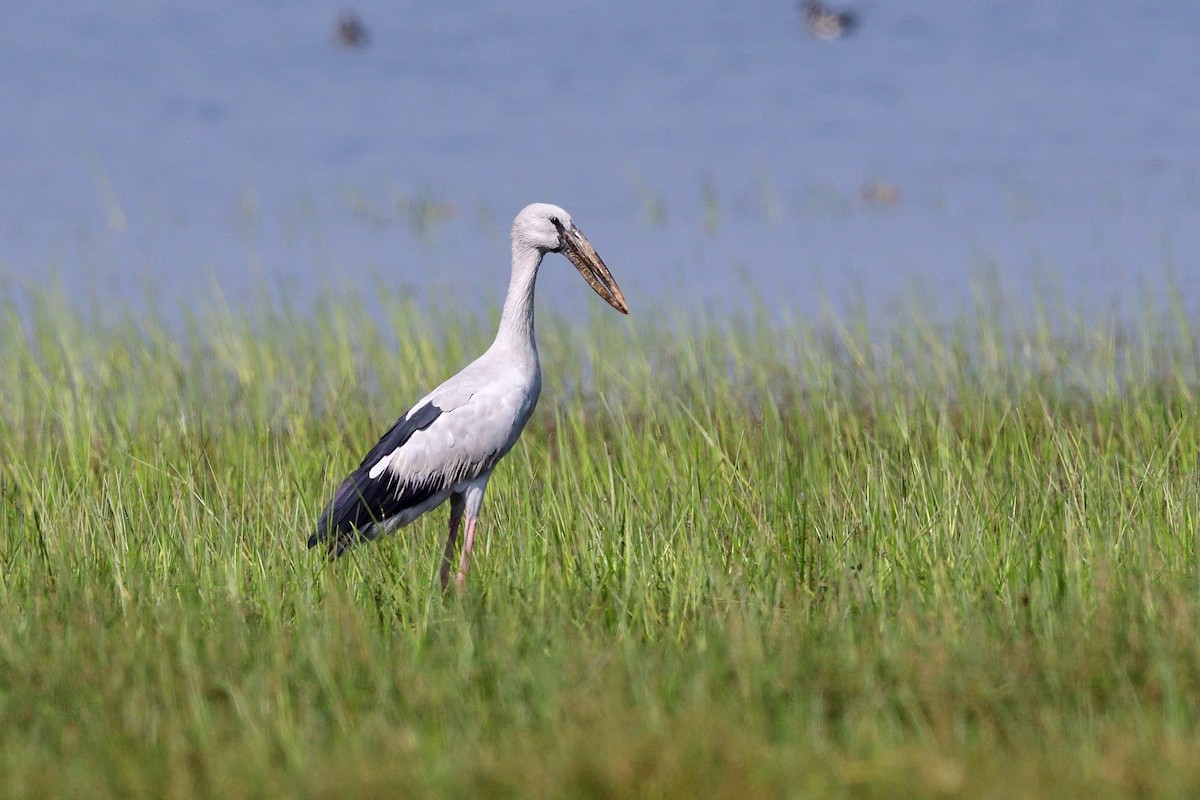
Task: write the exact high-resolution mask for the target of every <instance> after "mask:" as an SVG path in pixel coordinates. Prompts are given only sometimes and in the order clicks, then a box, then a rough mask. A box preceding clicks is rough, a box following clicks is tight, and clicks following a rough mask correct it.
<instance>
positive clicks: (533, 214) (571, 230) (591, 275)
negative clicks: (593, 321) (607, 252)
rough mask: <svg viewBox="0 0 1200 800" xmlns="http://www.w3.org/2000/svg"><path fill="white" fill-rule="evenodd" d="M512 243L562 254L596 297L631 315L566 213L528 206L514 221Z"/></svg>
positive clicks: (541, 205) (538, 205)
mask: <svg viewBox="0 0 1200 800" xmlns="http://www.w3.org/2000/svg"><path fill="white" fill-rule="evenodd" d="M512 241H513V247H514V248H516V247H530V248H535V249H536V250H538V252H540V253H543V254H544V253H562V254H563V255H564V256H566V257H567V259H568V260H570V262H571V263H572V264H574V265H575V269H577V270H579V274H580V275H582V276H583V279H584V280H586V281H587V282H588V285H589V286H591V287H592V289H594V290H595V292H596V294H598V295H600V296H601V297H603V298H604V299H605V301H607V302H608V304H609V305H610V306H612V307H613V308H615V309H616V310H617V311H620V312H621V313H622V314H628V313H629V308H628V306H626V305H625V295H623V294H622V293H621V287H619V286H617V282H616V281H615V280H614V279H613V276H612V273H611V272H609V271H608V267H607V266H605V265H604V261H602V260H601V259H600V255H599V254H598V253H597V252H596V249H595V248H594V247H592V244H591V242H589V241H588V240H587V237H586V236H584V235H583V232H582V231H580V230H579V228H577V227H576V226H575V223H574V222H572V221H571V215H570V214H568V213H567V212H566V210H565V209H562V208H559V207H558V206H554V205H550V204H549V203H534V204H533V205H528V206H525V208H523V209H521V213H520V214H517V218H516V219H514V220H513V227H512Z"/></svg>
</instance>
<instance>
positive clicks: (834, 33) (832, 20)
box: [804, 0, 858, 42]
mask: <svg viewBox="0 0 1200 800" xmlns="http://www.w3.org/2000/svg"><path fill="white" fill-rule="evenodd" d="M804 24H805V25H807V26H808V29H809V30H810V31H811V32H812V34H813V36H816V37H817V38H818V39H824V40H825V41H827V42H832V41H833V40H834V39H840V38H842V37H843V36H846V35H848V34H851V33H853V32H854V29H855V28H857V27H858V15H857V14H855V13H854V12H853V11H851V10H850V9H834V8H830V7H828V6H827V5H825V4H824V3H821V2H819V0H809V2H806V3H804Z"/></svg>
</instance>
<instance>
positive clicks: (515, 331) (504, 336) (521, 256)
mask: <svg viewBox="0 0 1200 800" xmlns="http://www.w3.org/2000/svg"><path fill="white" fill-rule="evenodd" d="M541 263H542V253H541V251H540V250H538V249H537V248H535V247H528V246H523V247H518V246H517V245H516V244H514V245H513V251H512V264H513V269H512V279H511V280H510V281H509V284H508V296H507V297H505V299H504V311H503V313H502V314H501V315H500V330H499V331H498V332H497V333H496V345H494V346H503V347H505V348H506V349H507V350H508V351H509V352H510V353H520V352H524V353H527V354H528V355H530V356H531V357H532V358H533V360H534V361H537V340H536V339H535V338H534V330H533V286H534V283H535V282H536V281H537V273H538V267H539V266H541Z"/></svg>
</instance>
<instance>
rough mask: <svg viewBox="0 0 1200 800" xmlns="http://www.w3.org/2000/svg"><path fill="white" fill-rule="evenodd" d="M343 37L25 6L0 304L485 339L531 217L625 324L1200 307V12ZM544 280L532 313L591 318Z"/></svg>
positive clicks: (567, 288) (881, 16)
mask: <svg viewBox="0 0 1200 800" xmlns="http://www.w3.org/2000/svg"><path fill="white" fill-rule="evenodd" d="M114 8H115V7H114ZM355 8H356V10H357V11H358V12H359V14H360V15H361V18H362V20H363V23H364V25H365V26H366V29H367V30H368V32H369V35H370V40H369V42H368V44H367V45H366V46H365V47H362V48H356V49H347V48H345V47H340V46H338V44H337V43H336V41H335V37H334V23H335V19H336V17H337V15H338V12H339V11H340V10H341V7H340V6H338V5H336V4H329V3H304V2H287V3H284V2H232V0H220V1H217V2H208V3H204V4H196V5H194V6H193V7H187V6H184V5H181V4H165V3H150V2H136V0H135V1H133V2H127V3H123V4H121V5H120V10H119V11H116V12H114V11H111V10H109V8H108V7H107V6H103V7H102V6H99V5H98V4H94V3H85V2H81V1H80V0H65V2H62V3H57V4H53V5H47V4H42V3H33V2H16V3H11V2H10V3H8V4H6V7H5V13H4V17H5V19H4V24H3V25H0V278H2V279H3V280H4V281H5V282H6V284H7V285H9V286H10V287H11V286H17V287H23V286H28V285H36V284H37V283H39V282H41V281H43V280H45V276H47V275H50V274H57V275H60V276H61V277H62V279H63V280H64V281H65V283H66V284H67V286H68V287H71V288H72V289H78V290H79V291H80V292H83V291H85V290H86V291H87V292H89V293H92V294H95V295H98V296H100V297H102V298H107V299H115V300H117V301H123V300H132V301H136V300H137V298H139V297H141V296H142V294H143V292H144V291H145V290H146V289H147V287H151V289H152V290H153V292H154V294H155V295H156V296H158V297H159V298H161V299H163V300H165V301H166V302H167V303H168V304H182V305H188V304H190V303H193V302H197V301H198V298H205V297H209V296H211V294H212V291H213V286H214V285H215V286H216V287H219V288H220V290H221V291H222V292H224V293H225V294H226V295H228V296H229V297H230V298H232V300H233V301H234V302H240V301H242V300H244V299H246V298H248V297H249V294H250V293H248V292H247V287H248V286H254V287H257V286H260V285H265V286H267V287H270V289H271V291H276V292H281V293H285V294H287V295H288V296H289V297H291V298H292V299H293V300H296V301H299V302H301V303H306V302H310V301H312V300H314V299H317V298H319V297H320V295H322V294H323V293H324V292H326V291H328V290H330V289H338V288H343V287H345V288H353V289H359V290H370V289H371V288H372V287H375V286H378V285H380V284H388V285H392V286H395V287H398V288H401V289H404V290H408V291H412V292H413V293H415V294H416V295H417V296H418V297H425V296H429V297H433V296H442V295H445V294H455V295H461V296H463V297H466V298H468V300H467V302H468V304H475V303H478V304H479V305H481V306H482V305H483V304H484V303H486V302H488V301H493V300H498V299H499V295H500V293H501V292H502V291H503V288H504V286H505V285H506V284H507V271H508V255H507V241H506V238H507V230H508V226H509V224H510V221H511V219H512V216H513V215H514V214H515V213H516V211H517V210H518V209H519V208H520V207H521V206H523V205H524V204H526V203H527V202H531V201H535V200H540V201H549V202H555V203H558V204H560V205H563V206H565V207H566V208H568V209H569V210H570V211H571V212H572V213H573V214H574V216H575V219H576V221H577V222H578V223H579V225H580V227H581V228H582V229H583V230H584V231H585V232H586V233H587V234H588V235H589V237H590V238H591V239H592V242H593V244H595V246H596V247H597V249H598V250H599V252H600V253H601V255H602V256H603V257H604V258H605V260H606V261H607V262H608V264H609V266H610V267H611V268H612V270H613V273H614V275H615V276H616V277H617V278H618V280H619V281H620V283H621V285H622V287H623V288H624V290H625V294H626V296H627V297H628V298H629V301H630V305H631V308H632V310H633V311H634V313H635V314H636V313H639V312H641V313H649V312H657V311H659V310H666V311H668V312H669V311H672V310H679V311H682V312H687V311H691V310H695V309H697V308H703V309H709V310H711V311H713V312H714V313H721V312H722V310H723V309H736V308H739V307H744V306H745V305H747V304H749V303H753V302H757V301H758V300H759V299H761V300H762V301H763V302H765V303H767V304H768V305H769V306H770V307H773V308H777V309H782V310H786V311H788V312H795V313H799V314H814V313H817V312H818V310H819V309H820V308H821V307H822V306H823V304H825V303H829V304H831V305H832V306H833V307H834V308H838V307H845V306H848V305H858V304H860V303H861V304H864V305H865V306H866V307H867V308H868V309H871V310H874V311H884V310H886V309H888V308H890V307H892V306H894V305H895V304H897V303H902V302H907V301H909V300H910V299H911V298H912V297H914V296H918V297H927V298H933V299H935V300H937V301H938V302H939V303H943V304H949V305H951V306H953V305H955V304H959V303H962V302H966V301H967V298H969V296H970V291H971V287H972V285H973V284H977V283H978V282H979V280H980V278H981V276H992V277H994V278H995V280H997V281H998V282H999V284H1000V286H1001V288H1002V289H1003V291H1004V292H1005V293H1006V294H1009V295H1011V296H1014V297H1016V298H1028V297H1030V296H1032V295H1034V294H1039V293H1050V294H1051V295H1053V296H1054V297H1056V298H1061V299H1063V300H1064V301H1066V302H1068V303H1069V304H1071V305H1072V306H1075V307H1078V308H1081V309H1100V310H1106V309H1109V308H1113V307H1116V308H1137V307H1140V306H1141V305H1142V302H1143V300H1144V298H1145V297H1146V296H1147V295H1150V296H1158V295H1159V294H1160V293H1161V292H1162V291H1163V290H1164V288H1165V287H1167V286H1169V285H1175V286H1178V287H1179V288H1181V289H1182V290H1183V293H1184V297H1185V302H1191V301H1190V300H1189V298H1190V295H1189V292H1191V291H1192V290H1193V289H1194V287H1195V286H1196V285H1197V278H1198V277H1200V225H1198V224H1197V222H1198V220H1200V213H1198V212H1200V102H1198V101H1200V90H1198V89H1197V87H1198V86H1200V47H1198V46H1197V44H1196V43H1197V42H1200V4H1195V3H1192V2H1185V1H1184V0H1167V1H1165V2H1159V3H1150V2H1136V3H1135V2H1127V3H1119V2H1108V3H1097V2H1061V3H1040V4H1021V5H1014V4H1011V3H1008V2H999V1H998V0H997V1H995V2H974V3H960V2H951V1H950V0H926V1H925V2H921V3H915V2H903V3H900V2H897V3H883V2H880V0H872V2H871V3H870V4H860V6H859V8H860V10H861V12H862V20H863V24H862V26H861V29H860V31H859V32H858V33H856V34H855V35H854V36H852V37H849V38H846V39H843V40H840V41H836V42H823V41H819V40H817V39H815V38H812V37H810V36H809V35H807V34H806V32H805V31H804V28H803V25H802V20H801V14H800V13H799V11H798V9H797V7H796V5H795V4H793V3H791V2H786V1H785V0H779V2H773V3H769V4H766V3H744V2H713V3H706V4H698V3H683V2H658V3H645V4H634V3H619V2H612V1H611V0H610V1H605V2H597V3H591V4H586V6H585V7H581V8H574V7H571V4H562V3H552V2H545V1H544V0H532V1H530V2H520V3H501V2H484V3H476V4H419V3H415V2H390V1H389V2H383V1H382V0H381V1H380V2H360V3H357V5H356V6H355ZM872 182H874V183H875V184H876V185H877V186H878V187H880V188H878V189H876V190H874V195H875V196H874V197H865V196H864V186H865V185H867V184H870V183H872ZM866 194H867V195H870V194H871V192H866ZM555 262H556V264H555V267H554V269H547V270H545V271H544V274H543V278H542V280H541V285H540V291H541V293H542V295H543V296H544V297H548V298H549V299H548V300H544V302H552V303H555V304H557V305H560V306H562V307H563V308H565V309H567V310H568V312H583V311H584V310H585V309H587V308H588V307H589V305H588V304H590V303H595V302H599V301H598V300H595V299H594V298H589V297H588V295H590V291H589V290H588V289H587V287H586V286H585V285H584V284H583V283H582V282H581V281H579V280H578V278H577V277H575V276H573V274H572V270H571V269H570V267H569V265H567V263H566V261H564V260H562V259H555ZM1190 307H1191V308H1193V309H1194V308H1195V304H1194V303H1192V305H1191V306H1190Z"/></svg>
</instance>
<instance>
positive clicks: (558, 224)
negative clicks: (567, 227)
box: [550, 217, 562, 228]
mask: <svg viewBox="0 0 1200 800" xmlns="http://www.w3.org/2000/svg"><path fill="white" fill-rule="evenodd" d="M550 224H552V225H553V226H554V227H556V228H561V227H562V223H561V222H559V221H558V217H551V218H550Z"/></svg>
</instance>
